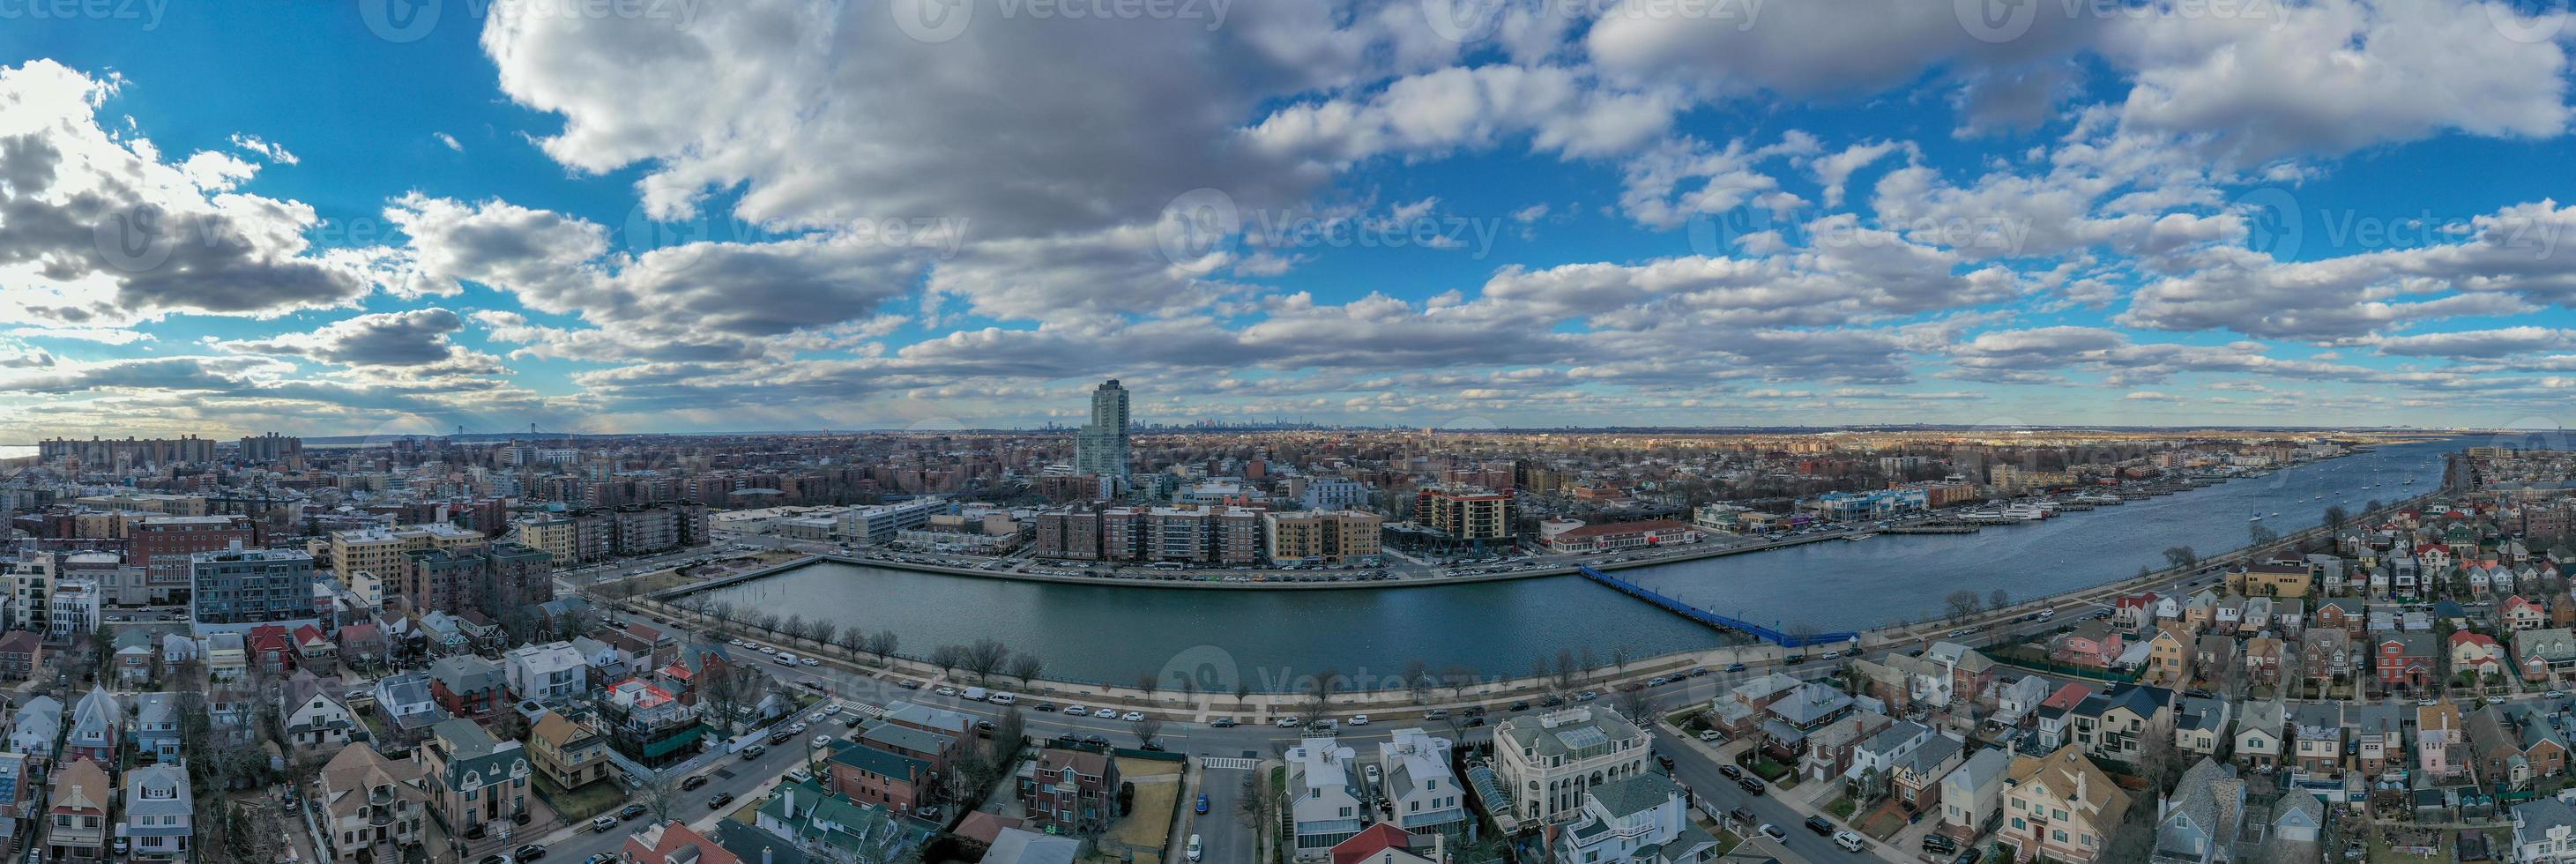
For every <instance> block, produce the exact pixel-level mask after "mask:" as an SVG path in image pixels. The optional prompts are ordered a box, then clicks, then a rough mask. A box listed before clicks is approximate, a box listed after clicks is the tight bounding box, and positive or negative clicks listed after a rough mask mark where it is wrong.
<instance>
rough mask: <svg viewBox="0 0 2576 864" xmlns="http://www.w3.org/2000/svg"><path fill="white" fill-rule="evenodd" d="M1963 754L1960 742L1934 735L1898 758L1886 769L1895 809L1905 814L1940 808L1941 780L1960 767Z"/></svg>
mask: <svg viewBox="0 0 2576 864" xmlns="http://www.w3.org/2000/svg"><path fill="white" fill-rule="evenodd" d="M1966 752H1967V750H1966V744H1965V743H1964V742H1962V741H1960V740H1959V739H1957V738H1952V737H1950V736H1948V735H1934V736H1932V737H1931V738H1930V739H1928V740H1926V741H1924V742H1923V743H1922V744H1919V745H1916V746H1915V747H1914V749H1912V750H1910V751H1907V752H1906V754H1905V755H1903V756H1900V757H1897V759H1896V760H1895V762H1894V763H1893V764H1892V765H1890V766H1889V768H1888V778H1889V783H1888V788H1890V789H1891V790H1893V792H1892V794H1891V797H1894V798H1895V799H1896V804H1897V806H1899V807H1903V808H1905V810H1906V812H1908V813H1929V812H1931V811H1932V809H1933V808H1934V807H1936V806H1939V805H1940V803H1941V791H1942V790H1941V779H1942V778H1944V777H1947V776H1949V774H1950V770H1951V769H1953V768H1957V767H1959V761H1960V760H1961V759H1962V758H1964V756H1965V755H1966Z"/></svg>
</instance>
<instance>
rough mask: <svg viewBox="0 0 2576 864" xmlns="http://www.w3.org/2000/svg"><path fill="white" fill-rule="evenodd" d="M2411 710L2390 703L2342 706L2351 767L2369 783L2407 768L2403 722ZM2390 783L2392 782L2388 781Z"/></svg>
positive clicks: (2361, 703) (2360, 703)
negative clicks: (2368, 780)
mask: <svg viewBox="0 0 2576 864" xmlns="http://www.w3.org/2000/svg"><path fill="white" fill-rule="evenodd" d="M2410 716H2412V713H2411V706H2399V705H2397V704H2395V703H2389V702H2355V703H2351V704H2347V705H2345V706H2344V710H2343V725H2344V730H2345V735H2346V736H2347V738H2348V740H2349V741H2350V743H2349V744H2347V745H2346V746H2345V750H2346V752H2348V753H2349V754H2350V755H2351V757H2352V760H2353V762H2352V767H2353V769H2354V770H2356V771H2360V772H2361V776H2362V777H2364V778H2368V779H2382V778H2383V777H2384V776H2385V775H2387V774H2388V773H2389V772H2390V771H2391V770H2402V769H2404V768H2406V767H2407V766H2406V720H2407V719H2408V718H2409V717H2410ZM2390 779H2393V778H2390Z"/></svg>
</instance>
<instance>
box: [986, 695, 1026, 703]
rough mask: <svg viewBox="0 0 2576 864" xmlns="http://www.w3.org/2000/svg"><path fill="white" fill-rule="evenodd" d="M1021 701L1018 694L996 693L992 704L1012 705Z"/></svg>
mask: <svg viewBox="0 0 2576 864" xmlns="http://www.w3.org/2000/svg"><path fill="white" fill-rule="evenodd" d="M1019 701H1020V695H1019V694H1017V693H995V694H993V698H992V703H993V704H995V705H1010V704H1014V703H1017V702H1019Z"/></svg>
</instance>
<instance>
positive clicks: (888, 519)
mask: <svg viewBox="0 0 2576 864" xmlns="http://www.w3.org/2000/svg"><path fill="white" fill-rule="evenodd" d="M953 506H955V505H952V504H950V503H949V502H948V501H947V500H946V499H941V498H915V499H913V500H910V501H901V502H897V503H893V504H875V505H870V506H866V507H852V508H850V509H848V510H843V511H841V514H840V516H839V517H837V520H836V522H837V531H838V532H839V534H840V535H841V539H843V540H847V541H849V542H850V543H853V544H856V545H860V546H883V545H885V544H888V543H892V542H894V541H895V538H896V537H898V536H900V535H901V534H902V533H903V532H905V531H917V530H920V529H922V528H924V527H927V526H929V525H930V517H932V516H938V515H942V514H945V513H948V512H949V510H950V508H951V507H953Z"/></svg>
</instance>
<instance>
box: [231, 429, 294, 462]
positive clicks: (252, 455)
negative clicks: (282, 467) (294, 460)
mask: <svg viewBox="0 0 2576 864" xmlns="http://www.w3.org/2000/svg"><path fill="white" fill-rule="evenodd" d="M241 450H242V461H244V462H275V461H278V460H281V459H284V458H286V457H289V456H294V455H298V454H301V453H303V452H304V439H302V438H297V437H295V436H293V435H280V434H277V433H275V432H271V433H268V434H266V435H261V436H257V437H249V436H244V437H243V438H242V439H241Z"/></svg>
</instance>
